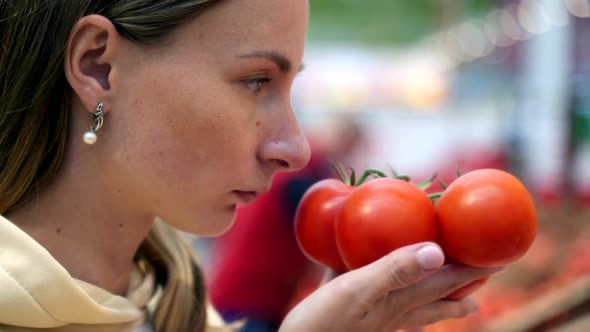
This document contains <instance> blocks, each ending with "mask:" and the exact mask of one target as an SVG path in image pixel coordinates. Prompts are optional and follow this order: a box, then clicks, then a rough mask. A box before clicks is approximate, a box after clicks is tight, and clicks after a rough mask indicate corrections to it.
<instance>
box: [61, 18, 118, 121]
mask: <svg viewBox="0 0 590 332" xmlns="http://www.w3.org/2000/svg"><path fill="white" fill-rule="evenodd" d="M120 49H121V36H120V34H119V33H118V32H117V29H115V26H114V25H113V23H112V22H111V21H110V20H108V19H107V18H105V17H104V16H100V15H89V16H85V17H83V18H82V19H80V20H79V21H78V22H77V23H76V24H75V25H74V27H73V28H72V31H71V32H70V37H69V40H68V43H67V46H66V49H65V55H64V70H65V73H66V78H67V80H68V83H69V84H70V86H71V87H72V89H73V90H74V92H75V93H76V95H77V96H78V98H79V99H80V101H81V102H82V104H83V105H84V107H85V108H86V110H87V111H89V112H91V113H93V112H94V110H95V108H96V105H97V104H98V103H99V102H103V103H104V104H105V111H106V110H107V109H109V108H110V107H108V104H109V102H110V98H111V97H112V96H113V95H114V91H113V90H114V88H115V87H116V83H117V82H116V77H117V75H116V74H117V71H118V66H117V56H118V54H119V51H120Z"/></svg>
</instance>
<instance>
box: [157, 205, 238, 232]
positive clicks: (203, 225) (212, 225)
mask: <svg viewBox="0 0 590 332" xmlns="http://www.w3.org/2000/svg"><path fill="white" fill-rule="evenodd" d="M236 215H237V207H236V206H235V205H233V206H232V207H228V208H227V209H226V210H224V211H221V212H220V211H214V212H212V213H211V214H208V215H205V214H199V216H198V217H197V218H195V217H194V216H193V217H192V218H186V219H185V221H187V220H189V221H190V223H187V222H181V223H173V221H172V220H170V221H168V220H166V219H164V220H165V221H166V222H167V223H169V224H170V226H172V227H174V228H176V229H178V230H180V231H183V232H186V233H190V234H193V235H195V236H201V237H215V236H220V235H222V234H224V233H225V232H227V231H228V230H229V229H230V228H231V227H232V226H233V224H234V222H235V220H236Z"/></svg>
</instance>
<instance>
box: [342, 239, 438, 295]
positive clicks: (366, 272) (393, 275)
mask: <svg viewBox="0 0 590 332" xmlns="http://www.w3.org/2000/svg"><path fill="white" fill-rule="evenodd" d="M443 263H444V255H443V253H442V250H441V249H440V247H439V246H438V245H436V244H434V243H429V242H428V243H421V244H415V245H411V246H407V247H403V248H400V249H398V250H395V251H393V252H391V253H390V254H388V255H387V256H385V257H383V258H381V259H380V260H378V261H376V262H374V263H372V264H369V265H367V266H365V267H363V268H360V269H358V270H354V271H351V272H348V273H346V274H344V275H342V276H340V277H339V278H338V279H340V280H339V282H340V283H341V284H343V285H345V288H348V289H350V290H353V292H354V293H355V294H354V295H355V297H356V298H357V299H358V300H357V301H359V302H360V303H367V304H372V303H375V302H376V301H378V300H379V299H382V298H383V297H384V296H385V295H386V294H388V293H389V292H391V291H393V290H396V289H400V288H404V287H407V286H408V285H412V284H415V283H417V282H418V281H420V280H422V279H423V278H425V277H427V276H428V275H430V274H432V273H434V272H435V271H437V270H438V269H439V268H440V267H441V266H442V265H443Z"/></svg>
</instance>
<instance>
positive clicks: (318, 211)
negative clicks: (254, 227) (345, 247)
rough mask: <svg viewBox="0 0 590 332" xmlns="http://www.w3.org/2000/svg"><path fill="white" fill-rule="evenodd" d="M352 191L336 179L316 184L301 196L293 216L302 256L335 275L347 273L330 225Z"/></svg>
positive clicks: (351, 187) (332, 224)
mask: <svg viewBox="0 0 590 332" xmlns="http://www.w3.org/2000/svg"><path fill="white" fill-rule="evenodd" d="M354 189H355V187H353V186H350V185H347V184H344V183H343V182H342V181H340V180H336V179H326V180H322V181H319V182H317V183H315V184H314V185H313V186H311V187H310V188H309V189H308V190H307V191H306V192H305V194H304V195H303V197H302V198H301V201H300V202H299V206H298V207H297V212H296V214H295V236H296V238H297V242H298V244H299V247H300V248H301V250H302V251H303V253H304V254H305V255H306V256H307V257H308V258H310V259H312V260H313V261H316V262H318V263H321V264H324V265H326V266H329V267H331V268H332V269H334V270H336V271H337V272H344V271H347V270H348V269H347V267H346V265H344V263H343V262H342V259H341V258H340V254H339V253H338V248H337V247H336V238H335V235H334V223H335V219H336V215H337V214H338V213H339V212H340V209H341V207H342V204H343V203H344V200H345V198H346V197H348V195H349V194H350V193H351V192H352V191H353V190H354Z"/></svg>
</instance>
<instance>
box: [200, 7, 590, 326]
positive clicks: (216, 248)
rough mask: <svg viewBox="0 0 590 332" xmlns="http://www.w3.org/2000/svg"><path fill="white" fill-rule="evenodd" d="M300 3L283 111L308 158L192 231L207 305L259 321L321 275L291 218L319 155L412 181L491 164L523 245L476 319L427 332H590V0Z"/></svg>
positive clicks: (274, 318)
mask: <svg viewBox="0 0 590 332" xmlns="http://www.w3.org/2000/svg"><path fill="white" fill-rule="evenodd" d="M310 5H311V25H310V33H309V43H308V46H307V49H306V55H305V64H306V65H305V70H304V71H303V72H302V73H301V74H300V75H299V77H298V78H297V80H296V83H295V86H294V90H293V105H294V108H295V109H296V112H297V116H298V118H299V120H300V121H301V124H302V126H303V128H304V130H305V131H306V133H307V135H308V137H309V139H310V141H311V143H312V148H313V150H314V154H315V159H313V160H312V163H311V165H310V166H309V167H308V168H307V169H306V170H303V171H301V172H298V173H297V174H295V175H288V176H279V177H277V179H275V188H273V191H272V192H271V193H269V194H268V195H265V197H262V199H259V202H257V203H256V204H254V205H253V206H248V207H243V208H242V209H241V211H240V213H239V216H238V221H237V223H236V227H234V229H232V230H231V231H230V232H229V233H228V234H226V235H224V236H222V237H220V238H217V239H193V240H194V243H195V246H196V247H197V250H198V251H199V253H200V255H201V256H202V259H203V263H204V266H205V270H206V273H207V276H208V282H209V285H208V286H209V288H210V293H211V298H212V301H213V303H214V304H215V305H216V306H217V307H218V308H219V310H220V311H221V312H222V314H223V315H224V316H225V317H226V318H228V319H238V318H249V322H250V323H249V325H248V326H247V327H246V328H245V331H246V330H248V331H273V330H276V326H277V324H278V322H279V321H280V319H281V317H282V316H281V315H283V314H284V313H285V312H286V311H287V310H288V309H289V308H290V307H291V306H292V305H294V304H295V303H297V301H299V300H300V299H301V298H303V297H304V296H305V295H306V294H308V293H309V291H311V290H313V289H314V288H315V287H317V285H318V282H321V280H322V278H323V277H324V271H323V269H321V268H320V267H318V266H317V265H315V264H313V263H311V262H309V261H308V260H307V259H306V258H305V257H304V256H303V255H302V254H301V252H299V251H298V248H297V245H296V242H295V240H294V237H293V234H292V222H293V220H292V219H293V213H294V210H295V208H296V206H297V202H298V199H299V198H300V196H301V194H302V193H303V192H304V190H305V189H306V188H307V186H308V185H309V184H311V183H313V182H314V181H317V180H319V179H321V178H325V177H328V176H332V174H330V172H329V171H327V170H326V168H325V167H324V166H325V165H323V164H322V160H324V159H327V158H328V157H329V158H332V159H334V158H337V159H338V160H340V161H342V162H345V163H346V164H348V165H351V166H354V167H356V168H359V169H361V168H366V167H372V168H385V167H387V165H388V164H391V165H393V166H394V167H395V168H396V169H397V170H399V171H401V172H403V173H406V174H409V175H411V176H412V177H413V178H414V179H416V181H421V180H424V179H426V178H428V177H429V176H430V175H432V174H433V173H435V172H437V173H438V174H439V176H440V177H441V178H443V179H445V180H446V181H447V182H451V180H452V179H453V178H454V172H455V166H459V167H460V168H461V169H462V170H463V171H468V170H472V169H478V168H488V167H492V168H499V169H504V170H508V171H509V172H511V173H512V174H515V175H516V176H518V177H519V178H520V179H521V180H522V181H523V182H524V183H525V184H526V186H527V187H528V189H529V190H530V192H531V193H532V194H533V196H534V198H535V200H536V203H537V208H538V212H539V226H540V229H539V233H538V236H537V240H536V242H535V243H534V244H533V247H532V248H531V250H530V251H529V253H528V254H527V255H526V256H525V257H524V258H522V259H521V260H520V261H519V262H517V263H516V264H514V265H512V266H511V267H510V269H509V271H508V272H507V273H505V274H504V275H502V276H499V277H495V278H493V279H492V280H490V281H489V282H488V283H487V284H486V285H485V286H484V287H483V288H482V289H481V290H479V291H478V292H477V293H476V294H475V295H476V297H478V298H479V299H480V303H481V313H480V314H479V315H478V316H475V317H471V318H469V319H463V320H457V321H449V322H444V323H440V324H436V325H433V326H430V327H428V329H427V331H451V332H460V331H502V332H507V331H515V332H516V331H590V1H588V0H504V1H501V0H412V1H400V0H397V1H396V0H394V1H392V0H371V1H357V0H316V1H311V2H310ZM246 289H248V290H246Z"/></svg>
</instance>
